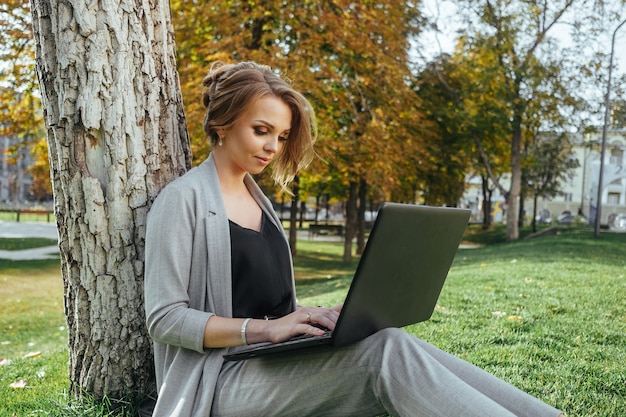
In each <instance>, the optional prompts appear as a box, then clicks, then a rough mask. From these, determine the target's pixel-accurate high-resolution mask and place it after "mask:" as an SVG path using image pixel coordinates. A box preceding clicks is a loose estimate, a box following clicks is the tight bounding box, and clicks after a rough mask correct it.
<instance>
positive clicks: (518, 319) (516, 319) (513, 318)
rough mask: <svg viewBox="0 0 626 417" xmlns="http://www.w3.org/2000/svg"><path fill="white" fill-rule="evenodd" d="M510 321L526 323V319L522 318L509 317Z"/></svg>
mask: <svg viewBox="0 0 626 417" xmlns="http://www.w3.org/2000/svg"><path fill="white" fill-rule="evenodd" d="M507 318H508V319H509V320H510V321H516V322H518V323H521V322H522V321H524V318H523V317H522V316H509V317H507Z"/></svg>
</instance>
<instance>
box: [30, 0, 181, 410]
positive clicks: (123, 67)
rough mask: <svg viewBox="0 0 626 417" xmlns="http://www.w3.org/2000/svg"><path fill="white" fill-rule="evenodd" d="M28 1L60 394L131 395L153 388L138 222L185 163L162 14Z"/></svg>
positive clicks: (161, 8) (169, 34) (123, 6)
mask: <svg viewBox="0 0 626 417" xmlns="http://www.w3.org/2000/svg"><path fill="white" fill-rule="evenodd" d="M31 1H32V3H31V9H32V14H33V28H34V36H35V41H36V60H37V75H38V78H39V85H40V89H41V93H42V101H43V106H44V118H45V123H46V129H47V134H48V146H49V153H50V162H51V163H50V165H51V168H50V169H51V176H52V179H53V189H54V198H55V214H56V218H57V227H58V231H59V238H60V252H61V268H62V275H63V282H64V288H65V313H66V316H67V324H68V330H69V368H70V369H69V373H70V382H71V391H72V393H74V394H75V395H76V396H78V397H79V398H80V397H82V396H83V395H84V393H88V394H91V395H93V396H95V397H96V398H102V397H104V396H105V395H106V396H108V397H109V398H113V399H115V398H128V397H136V396H141V395H144V394H145V393H147V392H149V390H150V389H152V383H153V363H152V349H151V342H150V340H149V338H148V335H147V331H146V328H145V317H144V308H143V273H144V268H143V262H144V239H145V223H146V215H147V213H148V210H149V209H150V206H151V204H152V201H153V200H154V198H155V197H156V195H157V194H158V192H159V191H160V190H161V189H162V188H163V187H164V186H165V185H166V184H167V183H169V182H170V181H171V180H173V179H174V178H176V177H178V176H180V175H181V174H182V173H184V172H185V171H186V170H187V169H188V168H189V167H190V162H191V152H190V146H189V138H188V135H187V130H186V123H185V118H184V114H183V107H182V98H181V94H180V86H179V79H178V74H177V72H176V66H175V52H174V39H173V29H172V26H171V23H170V21H171V20H170V11H169V5H168V3H167V2H161V1H158V0H153V1H151V2H136V1H129V0H121V1H118V2H108V1H106V0H105V1H100V2H91V1H86V0H65V1H63V2H57V1H51V0H31ZM172 221H175V219H172Z"/></svg>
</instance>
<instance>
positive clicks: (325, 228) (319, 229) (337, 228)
mask: <svg viewBox="0 0 626 417" xmlns="http://www.w3.org/2000/svg"><path fill="white" fill-rule="evenodd" d="M330 234H332V235H339V236H342V235H343V225H342V224H328V223H326V224H322V223H312V224H310V225H309V239H311V238H313V237H315V236H317V235H330Z"/></svg>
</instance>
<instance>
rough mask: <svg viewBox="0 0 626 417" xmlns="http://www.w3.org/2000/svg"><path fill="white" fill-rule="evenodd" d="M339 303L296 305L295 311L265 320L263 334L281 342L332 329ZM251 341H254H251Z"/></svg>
mask: <svg viewBox="0 0 626 417" xmlns="http://www.w3.org/2000/svg"><path fill="white" fill-rule="evenodd" d="M342 306H343V305H339V306H336V307H333V308H328V307H298V308H297V309H296V311H294V312H293V313H291V314H288V315H286V316H284V317H281V318H279V319H275V320H268V321H266V322H265V323H266V328H265V335H266V338H267V340H259V342H261V341H268V342H272V343H278V342H283V341H285V340H288V339H290V338H292V337H294V336H298V335H301V334H310V335H313V336H318V335H322V334H324V332H325V331H326V330H334V329H335V324H337V318H339V313H340V312H341V307H342ZM251 343H254V342H252V341H251Z"/></svg>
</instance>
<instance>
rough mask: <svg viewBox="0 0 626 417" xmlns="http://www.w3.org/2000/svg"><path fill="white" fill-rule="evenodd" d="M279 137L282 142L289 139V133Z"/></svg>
mask: <svg viewBox="0 0 626 417" xmlns="http://www.w3.org/2000/svg"><path fill="white" fill-rule="evenodd" d="M278 139H279V140H280V141H282V142H287V140H289V135H281V136H279V137H278Z"/></svg>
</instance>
